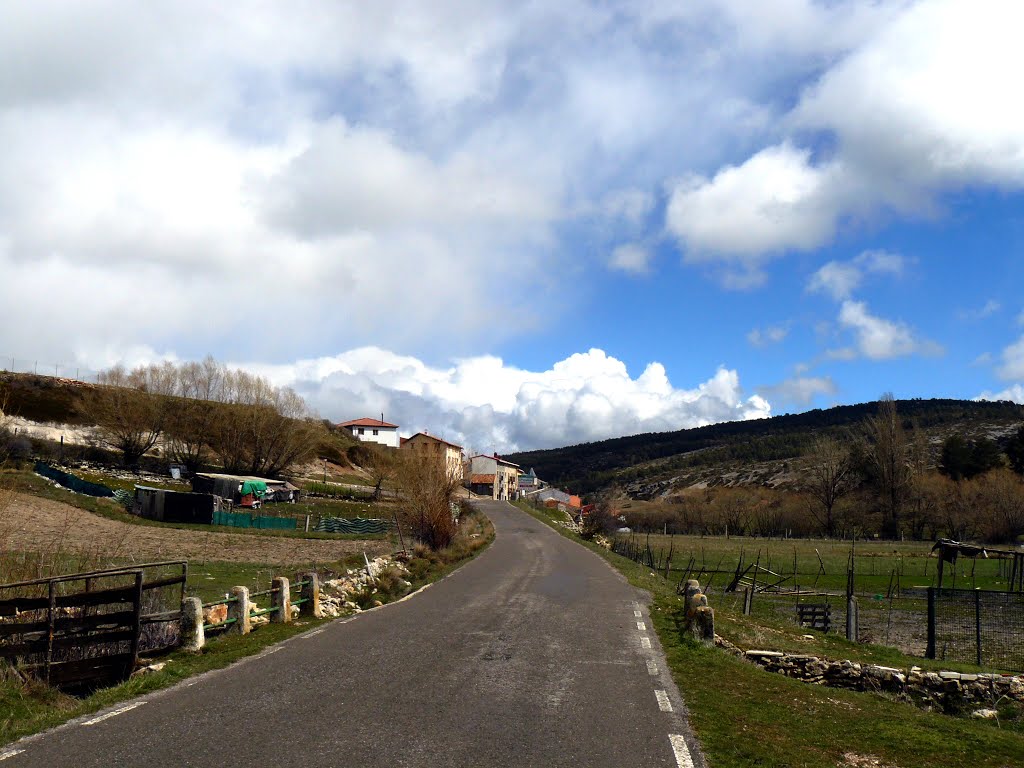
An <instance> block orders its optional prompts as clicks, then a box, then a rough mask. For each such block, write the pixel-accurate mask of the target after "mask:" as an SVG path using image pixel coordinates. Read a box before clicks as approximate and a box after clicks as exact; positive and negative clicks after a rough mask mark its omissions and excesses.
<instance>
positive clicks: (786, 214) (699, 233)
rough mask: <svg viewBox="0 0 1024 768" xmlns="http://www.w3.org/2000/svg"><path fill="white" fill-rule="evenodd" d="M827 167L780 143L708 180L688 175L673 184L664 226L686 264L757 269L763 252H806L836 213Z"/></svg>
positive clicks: (825, 235) (830, 170) (817, 242)
mask: <svg viewBox="0 0 1024 768" xmlns="http://www.w3.org/2000/svg"><path fill="white" fill-rule="evenodd" d="M835 170H836V169H833V168H832V167H830V166H827V165H826V166H819V167H814V166H812V165H811V163H810V153H809V152H808V151H807V150H801V149H797V148H795V147H793V146H792V145H790V144H788V143H785V144H781V145H779V146H775V147H769V148H767V149H764V150H762V151H760V152H758V153H757V154H756V155H754V156H753V157H751V158H750V159H749V160H747V161H746V162H744V163H743V164H742V165H739V166H727V167H725V168H723V169H721V170H719V171H718V173H716V174H715V176H714V178H711V179H708V178H705V177H702V176H691V177H689V178H686V179H683V180H681V181H679V182H677V183H676V184H675V185H674V186H673V187H672V188H671V193H670V198H669V203H668V209H667V211H666V228H667V229H668V231H669V232H670V233H672V234H673V235H675V236H676V237H677V238H678V239H679V241H680V243H681V244H682V245H683V246H684V248H685V258H686V260H687V261H690V262H695V263H699V262H705V261H716V260H718V259H726V260H732V261H736V262H740V263H743V264H746V265H750V266H752V267H756V265H757V264H758V263H759V261H760V260H761V258H763V257H764V256H765V255H767V254H771V253H775V252H781V251H784V250H788V249H791V248H796V249H800V250H809V249H811V248H814V247H816V246H819V245H821V244H822V243H823V242H825V240H826V239H827V238H828V236H829V235H830V234H831V231H832V228H833V225H834V220H835V216H836V214H837V206H836V201H835V200H834V199H833V196H832V192H831V190H830V187H831V182H830V176H831V175H832V174H833V173H834V172H835Z"/></svg>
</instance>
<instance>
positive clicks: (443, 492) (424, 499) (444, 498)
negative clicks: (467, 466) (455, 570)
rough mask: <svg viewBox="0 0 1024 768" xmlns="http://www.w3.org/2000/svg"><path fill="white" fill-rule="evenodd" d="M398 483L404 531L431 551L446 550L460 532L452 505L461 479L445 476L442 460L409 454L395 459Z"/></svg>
mask: <svg viewBox="0 0 1024 768" xmlns="http://www.w3.org/2000/svg"><path fill="white" fill-rule="evenodd" d="M395 482H396V484H397V486H398V493H399V497H400V510H401V511H400V512H399V513H398V519H399V522H400V523H401V525H402V528H403V529H404V530H408V531H410V533H411V534H412V536H413V537H414V538H415V539H416V540H417V541H419V542H422V543H423V544H426V545H427V546H429V547H430V548H431V549H435V550H437V549H442V548H444V547H447V546H448V545H449V544H450V543H451V542H452V539H453V538H455V533H456V531H457V530H458V522H457V520H456V517H455V515H453V514H452V503H453V501H454V499H455V491H456V489H457V488H458V487H459V479H458V478H453V477H451V476H450V475H449V474H448V473H447V472H446V468H445V466H444V464H443V463H442V461H441V460H440V459H438V458H436V457H432V456H421V455H417V454H414V453H412V452H411V451H410V452H402V453H400V454H399V455H398V457H397V459H396V466H395Z"/></svg>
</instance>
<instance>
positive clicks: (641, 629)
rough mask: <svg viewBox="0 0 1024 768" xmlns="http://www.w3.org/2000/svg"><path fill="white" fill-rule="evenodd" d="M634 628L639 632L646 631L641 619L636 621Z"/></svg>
mask: <svg viewBox="0 0 1024 768" xmlns="http://www.w3.org/2000/svg"><path fill="white" fill-rule="evenodd" d="M636 628H637V629H639V630H640V631H641V632H646V631H647V625H646V624H644V623H643V622H642V621H638V622H637V623H636Z"/></svg>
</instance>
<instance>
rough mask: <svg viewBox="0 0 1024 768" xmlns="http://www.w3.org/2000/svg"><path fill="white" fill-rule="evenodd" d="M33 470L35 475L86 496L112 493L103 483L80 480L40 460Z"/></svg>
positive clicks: (111, 494) (109, 494) (110, 494)
mask: <svg viewBox="0 0 1024 768" xmlns="http://www.w3.org/2000/svg"><path fill="white" fill-rule="evenodd" d="M35 471H36V474H37V475H42V476H43V477H45V478H48V479H50V480H53V481H54V482H55V483H59V484H60V485H62V486H63V487H65V488H68V489H69V490H72V491H74V492H75V493H84V494H86V495H88V496H113V495H114V492H113V491H112V490H110V489H109V488H107V486H105V485H99V484H98V483H90V482H88V481H87V480H82V479H80V478H77V477H75V476H74V475H69V474H68V473H67V472H61V471H60V470H59V469H56V468H55V467H51V466H50V465H49V464H44V463H43V462H41V461H37V462H36V466H35Z"/></svg>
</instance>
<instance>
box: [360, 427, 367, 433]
mask: <svg viewBox="0 0 1024 768" xmlns="http://www.w3.org/2000/svg"><path fill="white" fill-rule="evenodd" d="M359 434H360V435H365V434H366V430H365V429H363V428H362V427H360V428H359Z"/></svg>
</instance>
